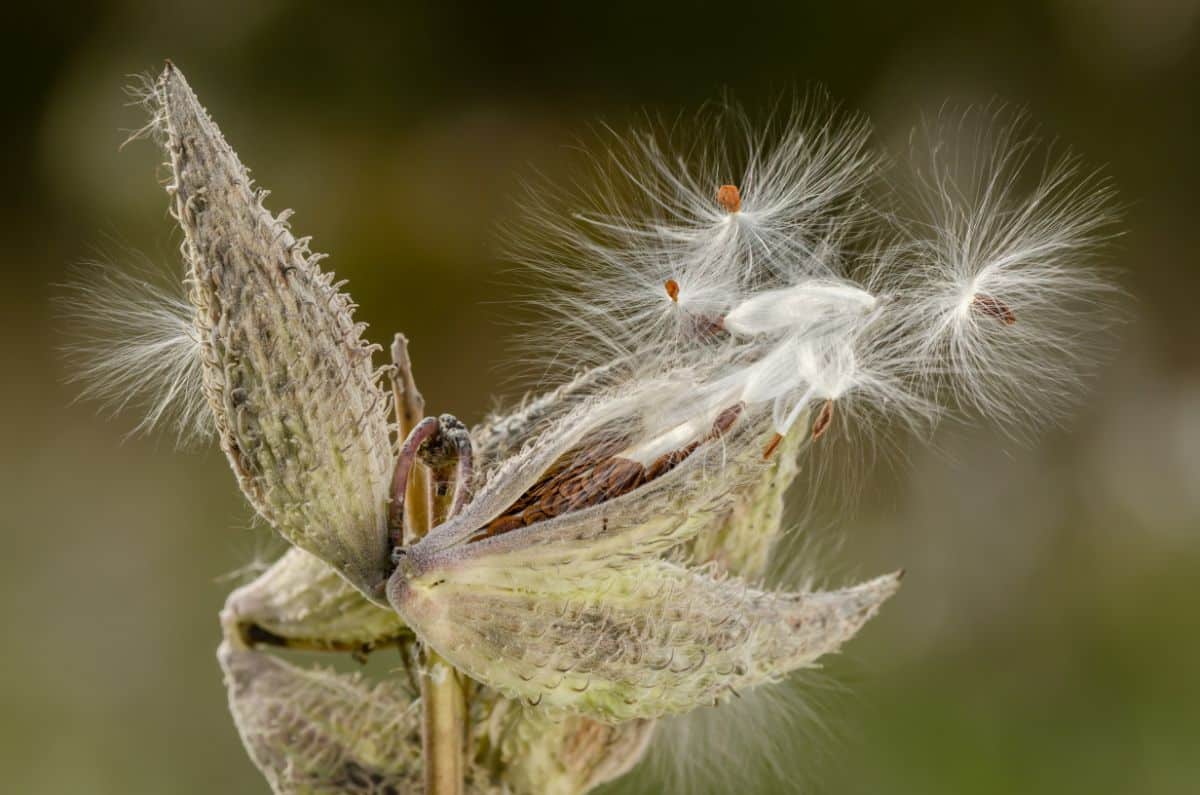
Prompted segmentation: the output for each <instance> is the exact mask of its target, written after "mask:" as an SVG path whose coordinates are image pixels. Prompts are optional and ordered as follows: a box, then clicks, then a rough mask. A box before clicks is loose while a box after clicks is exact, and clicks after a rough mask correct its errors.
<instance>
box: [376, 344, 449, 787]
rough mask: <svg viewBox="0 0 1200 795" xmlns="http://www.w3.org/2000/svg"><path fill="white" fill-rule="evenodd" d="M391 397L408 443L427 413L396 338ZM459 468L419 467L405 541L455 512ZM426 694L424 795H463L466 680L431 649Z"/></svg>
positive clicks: (422, 652)
mask: <svg viewBox="0 0 1200 795" xmlns="http://www.w3.org/2000/svg"><path fill="white" fill-rule="evenodd" d="M392 362H393V364H394V365H395V369H394V371H393V373H392V393H393V395H394V398H395V406H396V422H397V425H398V428H399V433H400V438H401V439H404V438H405V437H407V435H408V434H409V432H411V431H412V429H413V428H414V427H415V426H416V424H417V422H418V421H419V420H420V418H421V417H422V415H423V414H424V411H425V400H424V398H422V397H421V393H420V392H418V391H417V387H416V382H415V381H414V380H413V375H412V363H411V361H410V360H409V358H408V340H407V339H405V337H404V336H403V335H402V334H397V335H396V338H395V340H394V341H393V343H392ZM455 474H456V468H455V467H454V466H442V467H439V468H438V469H437V470H436V471H434V472H430V471H429V470H428V468H427V467H426V466H425V465H424V464H423V463H421V462H419V461H418V462H416V463H415V465H414V466H413V468H412V471H411V474H410V476H409V478H408V485H407V489H406V492H405V506H404V525H405V527H404V537H405V541H406V543H409V544H411V543H413V542H415V541H416V540H417V539H419V538H421V537H422V536H424V535H425V534H426V533H428V532H429V531H430V529H431V528H433V527H436V526H437V525H438V524H441V523H442V522H444V521H445V520H446V519H447V518H448V517H449V515H450V513H451V511H452V510H453V509H454V495H455V485H456V483H455ZM418 655H419V656H418V660H419V662H420V674H419V677H418V681H419V683H420V689H421V755H422V761H423V763H424V764H423V770H424V776H425V795H462V793H463V781H464V773H465V766H466V754H465V741H466V734H467V731H466V728H467V699H466V690H465V689H464V687H463V681H462V677H461V675H460V674H459V673H458V672H457V671H456V670H454V667H453V666H451V665H450V664H449V663H447V662H446V661H445V660H443V659H442V658H441V657H440V656H439V655H438V654H437V652H435V651H434V650H433V649H430V648H428V647H423V648H421V649H419V651H418Z"/></svg>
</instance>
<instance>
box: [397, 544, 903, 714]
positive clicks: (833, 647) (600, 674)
mask: <svg viewBox="0 0 1200 795" xmlns="http://www.w3.org/2000/svg"><path fill="white" fill-rule="evenodd" d="M486 543H489V542H480V543H479V545H478V546H483V545H484V544H486ZM505 558H506V556H503V555H497V556H495V557H494V558H492V557H491V556H488V555H487V554H480V555H476V556H463V557H460V558H459V559H458V560H452V559H446V558H444V557H436V558H434V559H432V560H427V561H423V562H419V563H416V564H415V565H411V567H409V568H408V569H407V571H406V574H405V576H403V577H399V578H395V577H394V578H393V579H392V581H391V583H390V584H389V593H388V595H389V597H390V599H391V601H392V603H393V605H395V606H396V609H397V610H398V611H399V612H400V613H401V615H402V616H404V617H405V618H406V619H407V620H409V622H410V623H411V624H412V625H413V627H414V628H415V629H416V630H417V632H418V634H419V635H421V637H422V638H423V639H424V640H425V641H426V642H427V643H429V644H430V645H431V646H433V647H434V648H435V649H437V651H438V653H439V654H441V655H443V656H444V657H445V658H446V659H448V660H450V661H451V662H452V663H454V665H455V666H456V667H458V668H460V669H462V670H463V671H465V672H467V673H468V674H469V675H471V676H472V677H474V678H476V679H478V680H480V681H482V682H484V683H485V684H488V685H490V686H492V687H494V688H496V689H498V690H499V691H500V692H501V693H503V694H504V695H506V696H508V697H510V698H520V699H524V700H526V701H527V702H528V703H531V704H534V705H540V706H543V707H551V708H554V707H558V708H564V709H567V710H569V711H571V712H576V713H581V714H584V715H588V716H590V717H594V718H596V719H598V720H602V721H606V722H611V723H617V722H620V721H626V720H631V719H634V718H653V717H659V716H662V715H667V714H672V713H677V712H685V711H687V710H690V709H692V708H694V707H697V706H701V705H708V704H714V703H717V702H720V701H721V700H723V699H725V698H727V697H729V696H732V695H733V694H735V693H736V692H737V690H738V689H740V688H744V687H752V686H754V685H758V684H763V683H766V682H771V681H774V680H777V679H779V678H780V677H781V676H783V675H784V674H786V673H789V672H791V671H793V670H796V669H797V668H800V667H803V666H807V665H810V664H812V663H813V662H815V661H816V660H817V659H819V658H820V657H822V656H824V655H826V654H829V653H832V652H835V651H837V650H838V649H839V648H840V647H841V645H842V644H843V643H844V642H845V641H847V640H849V639H850V638H851V637H853V636H854V635H855V634H856V633H857V632H858V630H859V628H860V627H861V626H862V625H863V624H864V623H866V621H867V620H868V619H869V618H871V617H872V616H873V615H874V614H875V612H876V611H877V610H878V608H879V606H880V605H881V604H882V603H883V602H884V601H885V600H886V599H887V598H888V597H890V596H891V595H892V594H893V593H895V591H896V588H897V587H898V584H899V576H898V575H888V576H885V577H880V578H877V579H875V580H872V581H870V582H867V583H864V584H862V585H859V586H857V587H854V588H848V589H845V590H841V591H833V592H828V593H768V592H764V591H760V590H758V589H755V588H751V587H750V586H749V585H748V584H747V583H746V582H745V581H743V580H740V579H737V578H731V579H723V580H722V579H716V578H714V577H711V576H709V575H707V574H705V573H703V572H697V571H689V570H687V569H684V568H682V567H680V566H677V565H675V564H672V563H669V562H665V561H658V560H648V561H639V562H629V563H626V564H620V563H618V562H617V560H616V559H614V560H613V561H611V566H610V568H608V569H605V570H597V571H594V572H593V573H591V574H588V575H582V576H579V575H576V574H569V575H567V576H565V577H562V578H559V579H558V580H555V578H554V574H553V572H552V571H546V570H541V569H539V568H538V567H536V566H521V565H520V563H519V558H515V559H512V558H510V559H505ZM407 562H409V561H406V563H407ZM403 565H404V564H402V566H403Z"/></svg>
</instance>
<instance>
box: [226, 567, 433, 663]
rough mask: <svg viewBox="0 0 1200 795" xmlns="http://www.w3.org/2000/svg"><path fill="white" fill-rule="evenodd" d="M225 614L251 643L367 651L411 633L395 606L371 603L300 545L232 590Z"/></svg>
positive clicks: (229, 629)
mask: <svg viewBox="0 0 1200 795" xmlns="http://www.w3.org/2000/svg"><path fill="white" fill-rule="evenodd" d="M221 617H222V623H223V624H224V625H225V626H226V630H227V632H232V633H236V636H237V637H239V638H241V640H242V642H243V643H245V644H247V645H259V644H263V645H269V646H283V647H287V648H291V649H310V650H324V651H356V652H357V651H363V652H365V651H370V650H371V649H375V648H378V647H380V646H383V645H387V644H390V643H395V642H397V641H398V640H401V639H407V638H411V637H412V633H411V631H409V629H408V628H407V627H405V626H404V622H403V621H401V620H400V617H399V616H398V615H396V611H395V610H392V609H391V608H388V607H380V606H379V605H377V604H375V603H374V602H370V601H368V600H367V599H366V598H365V597H364V596H363V595H362V594H361V593H360V592H359V591H358V589H356V588H354V587H353V586H351V585H350V584H349V583H347V582H346V581H345V580H344V579H342V578H341V576H339V575H338V573H337V572H335V571H334V570H333V569H332V568H331V567H330V566H329V564H327V563H325V562H324V561H323V560H321V559H320V558H318V557H316V556H314V555H311V554H309V553H308V552H305V551H304V550H303V549H300V548H299V547H292V548H291V549H289V550H288V551H287V552H285V553H284V554H283V555H282V556H281V557H280V558H279V560H277V561H275V563H274V564H272V565H271V567H270V568H268V569H267V570H266V571H264V572H263V573H262V574H260V575H259V576H258V577H257V578H255V579H254V580H253V581H251V582H249V583H247V584H245V585H243V586H242V587H241V588H238V589H237V590H236V591H234V592H233V593H231V594H230V595H229V598H228V599H227V600H226V601H225V610H224V612H223V613H222V616H221Z"/></svg>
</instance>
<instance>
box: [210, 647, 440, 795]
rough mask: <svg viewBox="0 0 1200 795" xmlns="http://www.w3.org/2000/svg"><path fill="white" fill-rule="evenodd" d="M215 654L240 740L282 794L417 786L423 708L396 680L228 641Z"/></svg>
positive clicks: (327, 794) (331, 794) (340, 794)
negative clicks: (301, 663)
mask: <svg viewBox="0 0 1200 795" xmlns="http://www.w3.org/2000/svg"><path fill="white" fill-rule="evenodd" d="M218 659H219V660H220V663H221V668H222V670H223V671H224V672H225V684H226V687H227V688H228V693H229V708H230V711H231V712H232V713H233V718H234V722H235V723H236V724H237V727H238V732H239V733H240V734H241V737H242V742H243V743H244V744H245V746H246V750H247V751H248V752H249V754H250V758H251V759H252V760H253V761H254V764H255V765H256V766H257V767H258V769H259V770H260V771H261V772H262V774H263V776H265V777H266V779H267V781H268V782H269V783H270V785H271V789H272V791H274V792H275V793H276V794H277V795H302V794H303V795H335V793H336V794H337V795H347V793H361V794H362V795H368V794H369V795H382V793H395V794H396V795H399V793H406V792H415V791H417V790H418V789H419V788H420V782H421V758H420V749H421V741H420V728H419V725H418V719H419V714H420V713H419V710H416V709H414V708H413V705H412V697H411V694H409V693H408V692H407V691H406V690H405V689H404V688H403V687H402V686H401V685H400V683H399V682H398V681H394V680H393V681H388V682H382V683H379V684H371V683H369V682H367V681H365V680H363V679H362V678H361V677H360V676H357V675H347V674H337V673H334V672H333V671H325V670H308V669H304V668H300V667H298V666H295V665H292V664H290V663H288V662H285V661H283V660H281V659H279V658H277V657H275V656H273V655H270V654H263V653H260V652H256V651H253V650H250V649H244V648H240V647H238V646H236V645H234V644H231V643H229V642H226V643H224V644H223V645H222V646H221V649H220V651H219V652H218Z"/></svg>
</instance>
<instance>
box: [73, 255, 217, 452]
mask: <svg viewBox="0 0 1200 795" xmlns="http://www.w3.org/2000/svg"><path fill="white" fill-rule="evenodd" d="M78 274H79V275H78V278H77V279H76V281H75V282H74V283H72V284H71V285H70V286H69V289H68V292H67V293H66V294H65V295H64V297H63V298H62V301H61V303H62V307H63V309H64V310H65V311H66V313H67V314H68V315H69V316H70V317H71V319H72V321H73V324H74V325H73V329H72V330H73V339H72V341H71V342H70V343H69V345H68V346H67V353H68V358H69V360H70V363H71V365H72V371H71V380H73V381H79V382H81V383H83V384H84V385H85V388H84V391H83V394H82V396H83V397H85V398H90V399H95V400H97V401H99V402H100V403H101V404H103V405H104V406H106V407H107V408H108V409H110V410H111V411H113V412H114V413H115V412H117V411H120V410H122V409H125V408H127V407H129V406H133V405H136V406H139V407H140V408H141V409H142V411H143V414H142V419H141V421H140V422H139V423H138V424H137V426H136V427H135V428H134V429H133V432H134V433H137V432H143V431H150V430H152V429H154V428H157V427H160V426H161V427H167V428H170V429H171V430H172V431H174V433H175V434H176V436H177V438H178V440H179V441H180V442H186V441H188V440H189V439H191V438H193V437H197V436H206V435H208V434H209V433H210V431H211V425H212V414H211V412H210V410H209V408H208V404H207V402H206V401H205V399H204V393H203V391H202V389H201V378H202V375H201V368H200V346H199V342H198V341H197V339H196V331H195V328H194V326H193V323H192V312H193V310H192V306H191V304H189V303H188V301H187V298H186V297H185V296H184V294H183V287H182V284H181V283H180V282H179V281H178V280H177V279H173V280H170V281H168V278H167V277H166V276H160V275H159V274H158V272H157V271H156V270H154V269H152V268H151V267H150V266H143V267H139V268H134V269H129V270H122V269H118V268H117V267H115V266H112V265H108V264H104V263H100V262H95V263H90V264H87V265H85V266H83V267H81V268H80V269H79V271H78Z"/></svg>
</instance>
